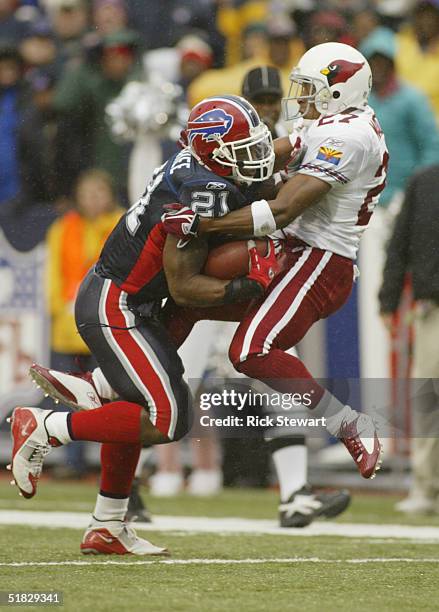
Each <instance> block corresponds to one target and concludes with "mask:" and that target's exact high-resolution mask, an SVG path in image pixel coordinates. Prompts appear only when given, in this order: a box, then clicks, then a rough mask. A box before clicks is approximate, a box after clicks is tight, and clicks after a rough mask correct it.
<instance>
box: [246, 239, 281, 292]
mask: <svg viewBox="0 0 439 612" xmlns="http://www.w3.org/2000/svg"><path fill="white" fill-rule="evenodd" d="M247 246H248V254H249V273H248V274H247V278H248V279H250V280H254V281H256V282H257V283H259V284H260V285H261V286H262V288H263V289H264V290H265V289H267V288H268V286H269V285H270V283H271V281H272V280H273V279H274V277H275V276H277V274H279V272H280V270H281V265H280V262H279V260H278V258H277V257H276V252H275V247H274V242H273V240H272V239H271V238H269V239H268V252H267V254H266V255H265V256H264V257H263V256H261V255H259V253H258V251H257V249H256V244H255V241H254V240H248V241H247Z"/></svg>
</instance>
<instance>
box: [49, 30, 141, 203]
mask: <svg viewBox="0 0 439 612" xmlns="http://www.w3.org/2000/svg"><path fill="white" fill-rule="evenodd" d="M137 48H138V36H137V34H136V33H135V32H133V31H132V30H122V31H119V32H115V33H113V34H108V35H107V36H105V37H104V39H103V41H102V43H101V44H100V45H99V47H98V48H97V50H96V51H95V53H96V56H97V59H96V61H94V60H88V61H86V62H84V63H83V64H81V65H80V66H78V67H76V68H73V69H72V70H69V71H67V72H66V73H65V74H64V75H63V78H62V79H61V81H60V83H59V85H58V87H57V90H56V94H55V100H54V104H55V108H56V110H57V111H58V112H59V113H60V115H61V120H62V122H63V128H64V129H63V133H64V134H65V147H64V150H65V153H64V163H65V164H66V166H67V168H68V170H67V171H66V173H69V174H70V178H68V177H67V176H66V183H67V184H66V189H68V188H69V187H71V185H72V182H73V181H74V180H75V179H76V177H77V176H78V174H79V172H80V171H81V170H83V169H85V168H89V167H99V168H102V169H103V170H106V171H107V172H109V173H110V174H111V176H113V177H114V179H115V181H116V189H117V191H118V193H119V194H120V197H121V198H122V202H123V203H126V202H127V197H126V184H127V164H128V157H129V150H130V147H129V146H128V145H121V144H118V143H116V142H115V141H114V140H113V138H112V136H111V131H110V128H109V126H108V124H107V122H106V118H105V109H106V106H107V104H108V103H109V102H110V101H111V100H112V99H113V98H115V97H116V96H117V95H118V94H119V93H120V91H121V90H122V88H123V86H124V85H125V84H126V83H127V82H128V81H129V80H131V79H132V78H135V76H136V71H137V70H138V67H137V65H136V58H137Z"/></svg>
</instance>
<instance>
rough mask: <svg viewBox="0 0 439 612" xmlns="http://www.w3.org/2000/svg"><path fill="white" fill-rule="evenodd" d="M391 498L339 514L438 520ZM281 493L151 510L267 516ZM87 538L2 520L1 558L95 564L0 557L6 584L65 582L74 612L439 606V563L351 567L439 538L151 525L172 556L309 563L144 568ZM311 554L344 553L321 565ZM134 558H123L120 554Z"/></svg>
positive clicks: (29, 586) (55, 499) (0, 577)
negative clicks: (93, 547) (84, 547)
mask: <svg viewBox="0 0 439 612" xmlns="http://www.w3.org/2000/svg"><path fill="white" fill-rule="evenodd" d="M95 493H96V490H95V487H94V486H93V485H92V484H83V483H78V484H77V483H64V484H60V483H51V482H49V481H45V482H42V483H41V488H40V491H39V493H38V496H37V497H36V498H35V499H34V500H30V501H25V500H23V499H21V498H19V497H17V496H16V489H13V488H12V487H9V485H7V484H6V482H5V481H0V509H14V508H15V509H27V510H32V509H35V510H49V511H50V510H52V511H55V510H64V511H86V510H87V509H91V508H92V505H93V500H94V497H95ZM396 499H398V498H397V497H394V496H391V497H390V496H389V497H387V496H375V495H374V496H366V495H361V496H356V497H355V499H354V503H353V504H352V507H351V509H350V510H349V512H347V513H345V515H343V520H347V521H361V522H375V523H385V522H397V523H401V524H404V523H405V524H409V523H411V524H414V523H416V524H424V525H434V524H436V525H437V524H438V521H437V519H436V518H435V520H433V518H430V517H429V518H417V519H416V520H413V519H412V520H410V521H408V520H406V519H404V517H403V516H402V515H395V514H394V513H392V508H393V504H394V503H395V500H396ZM276 502H277V495H276V493H274V492H271V491H252V490H232V491H227V492H225V493H223V494H222V495H220V496H218V497H217V498H214V499H211V500H200V499H193V498H190V497H188V496H179V497H178V498H176V499H162V500H158V499H156V500H151V501H150V506H151V509H152V510H153V511H154V512H155V513H166V514H185V515H192V516H196V515H200V516H201V515H203V516H243V517H249V518H270V517H274V516H275V505H276ZM339 520H342V517H340V519H339ZM139 531H140V530H139ZM140 533H141V531H140ZM81 535H82V534H81V531H80V530H75V529H65V530H63V529H45V528H32V527H15V526H14V527H11V526H7V527H6V526H3V527H0V541H1V543H2V546H1V548H0V563H11V562H20V561H26V562H30V561H40V562H41V561H68V560H86V561H90V562H91V563H92V564H93V565H91V566H74V567H66V566H51V567H5V566H1V567H0V590H5V589H10V590H29V591H31V590H45V589H49V590H61V591H63V593H64V607H63V608H62V609H64V610H68V611H69V612H70V611H77V610H78V611H80V612H82V611H88V610H90V611H91V610H97V611H101V610H102V611H113V610H116V611H119V610H121V611H125V610H127V611H128V610H130V611H133V610H134V611H137V610H142V611H143V610H148V611H149V610H151V611H153V612H156V611H157V612H162V611H163V612H173V611H174V610H175V611H184V612H223V611H229V610H230V611H233V612H235V611H236V612H241V611H242V612H247V611H249V612H250V611H252V612H259V611H260V612H262V611H263V612H266V611H267V612H268V611H270V612H271V611H274V612H277V611H278V610H279V611H283V610H285V611H289V610H293V611H296V610H297V611H303V612H307V611H310V612H313V611H319V612H326V611H330V612H332V611H336V610H337V611H340V612H344V611H348V612H350V611H351V610H352V611H357V610H358V611H359V612H363V611H365V612H369V611H370V612H372V611H373V612H381V611H383V612H384V611H387V610H389V611H391V612H393V611H395V612H401V611H405V610H414V611H415V612H417V611H418V610H435V609H438V607H437V602H438V601H439V580H438V575H439V564H431V563H425V562H421V561H418V562H416V563H410V564H408V563H405V562H403V561H401V562H389V563H371V564H367V565H364V564H362V565H355V564H349V563H346V562H345V560H347V559H363V558H386V559H387V558H411V559H419V560H421V559H423V558H437V557H439V555H438V552H439V549H438V545H437V544H434V543H428V542H410V541H404V540H400V541H395V540H389V541H387V540H384V539H376V540H373V539H372V540H367V539H363V538H354V539H350V538H337V537H310V538H306V537H292V536H288V537H285V538H283V537H282V536H265V535H229V536H224V535H219V534H218V535H215V534H204V535H202V534H197V535H192V534H171V533H164V532H163V533H160V532H148V534H147V535H146V537H147V538H148V539H150V540H151V541H152V542H154V543H155V544H158V545H166V546H167V547H168V548H169V549H170V551H171V553H172V557H171V558H172V559H248V558H257V559H270V558H296V557H300V558H306V559H310V561H309V562H307V563H304V564H293V563H289V564H287V563H285V564H270V563H265V564H262V565H250V564H248V565H246V564H242V565H232V564H230V565H227V564H226V565H220V566H218V565H217V566H215V565H201V564H200V565H173V566H170V565H163V564H160V563H157V562H154V564H152V565H147V566H139V567H133V566H126V567H123V566H105V567H102V566H99V565H96V562H97V561H98V562H99V561H102V560H103V558H102V557H99V558H95V557H83V556H81V555H80V553H79V542H80V539H81ZM312 558H319V559H324V560H328V561H329V560H340V561H341V562H340V563H336V564H335V563H332V564H331V563H315V562H312V561H311V559H312ZM113 559H114V557H113ZM135 559H137V558H132V557H128V558H127V557H122V558H120V557H118V558H117V560H118V561H121V562H126V561H133V560H135ZM2 609H6V608H2ZM8 609H10V608H8ZM26 609H30V608H29V607H28V608H26ZM35 610H41V607H40V608H36V607H35Z"/></svg>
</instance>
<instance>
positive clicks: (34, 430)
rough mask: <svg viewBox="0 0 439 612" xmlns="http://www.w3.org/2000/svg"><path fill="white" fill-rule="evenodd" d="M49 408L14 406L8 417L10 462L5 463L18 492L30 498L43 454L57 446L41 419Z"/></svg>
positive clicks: (38, 474) (34, 491)
mask: <svg viewBox="0 0 439 612" xmlns="http://www.w3.org/2000/svg"><path fill="white" fill-rule="evenodd" d="M49 414H52V411H48V410H42V409H41V408H15V410H14V412H13V413H12V416H11V418H10V419H8V421H9V422H10V423H12V427H11V436H12V444H13V447H12V462H11V465H10V467H9V469H11V471H12V475H13V477H14V480H13V481H12V482H11V484H16V485H17V487H18V488H19V490H20V493H21V494H22V495H23V496H24V497H26V498H28V499H29V498H31V497H33V496H34V495H35V493H36V492H37V484H38V479H39V477H40V474H41V471H42V469H43V462H44V458H45V456H46V455H47V454H48V453H49V452H50V451H51V450H52V447H54V446H61V443H60V442H59V441H58V440H56V439H55V438H51V437H49V435H48V433H47V431H46V427H45V421H46V418H47V417H48V416H49Z"/></svg>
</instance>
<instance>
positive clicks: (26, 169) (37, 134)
mask: <svg viewBox="0 0 439 612" xmlns="http://www.w3.org/2000/svg"><path fill="white" fill-rule="evenodd" d="M26 81H27V82H28V83H29V86H30V91H31V95H32V98H31V103H30V104H29V105H27V106H26V108H25V109H24V111H23V116H22V119H21V121H20V126H19V131H18V134H19V139H18V143H19V164H20V175H21V191H20V204H21V205H22V206H32V205H34V204H38V203H41V204H48V203H49V202H55V200H56V199H57V198H58V195H59V193H60V188H59V186H58V184H59V181H62V179H63V173H62V167H63V164H62V152H61V151H59V149H58V146H57V144H58V140H57V137H58V119H57V116H56V113H55V112H54V110H53V95H54V88H55V83H56V75H55V73H54V71H53V70H49V69H47V68H46V69H45V68H34V69H33V70H32V71H31V72H29V73H28V74H27V75H26Z"/></svg>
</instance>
